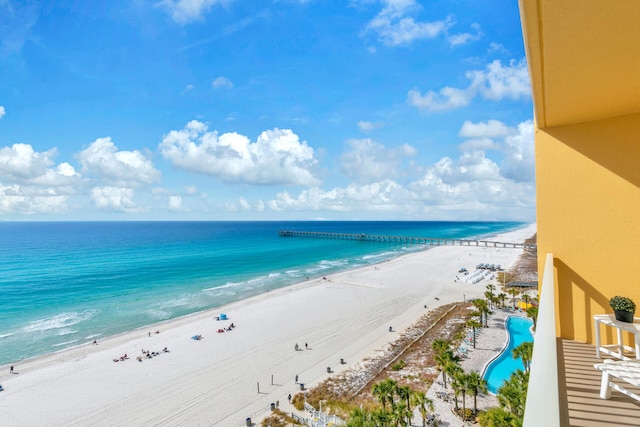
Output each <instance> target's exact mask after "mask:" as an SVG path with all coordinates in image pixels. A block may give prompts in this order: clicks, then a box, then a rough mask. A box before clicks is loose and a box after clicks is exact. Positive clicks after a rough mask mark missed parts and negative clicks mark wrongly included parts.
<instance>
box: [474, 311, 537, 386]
mask: <svg viewBox="0 0 640 427" xmlns="http://www.w3.org/2000/svg"><path fill="white" fill-rule="evenodd" d="M531 325H533V321H532V320H531V319H527V318H524V317H515V316H509V317H508V318H507V322H506V327H507V332H508V333H509V343H508V344H507V347H506V348H505V349H504V350H503V351H502V353H500V355H499V356H498V357H497V358H495V359H494V360H493V361H492V362H491V363H489V366H487V368H486V369H485V373H484V379H485V380H487V388H488V389H489V391H490V392H491V393H496V392H497V391H498V389H499V388H500V386H501V385H502V383H503V382H504V381H505V380H508V379H509V377H510V376H511V374H512V373H513V372H514V371H515V370H516V369H521V370H524V365H523V364H522V360H520V359H519V358H518V359H514V358H513V349H514V348H516V347H517V346H519V345H520V344H522V343H523V342H533V336H531V330H530V328H531Z"/></svg>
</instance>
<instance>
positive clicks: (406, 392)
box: [396, 385, 413, 425]
mask: <svg viewBox="0 0 640 427" xmlns="http://www.w3.org/2000/svg"><path fill="white" fill-rule="evenodd" d="M396 393H397V394H398V397H399V398H400V399H402V400H404V405H405V413H408V414H409V415H408V418H407V425H410V424H411V415H413V412H411V387H409V386H408V385H404V386H398V387H397V388H396Z"/></svg>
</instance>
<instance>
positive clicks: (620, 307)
mask: <svg viewBox="0 0 640 427" xmlns="http://www.w3.org/2000/svg"><path fill="white" fill-rule="evenodd" d="M609 305H610V306H611V308H613V309H614V310H617V311H631V312H633V311H636V303H635V302H633V301H632V300H631V299H630V298H627V297H621V296H618V295H616V296H615V297H613V298H611V299H610V300H609Z"/></svg>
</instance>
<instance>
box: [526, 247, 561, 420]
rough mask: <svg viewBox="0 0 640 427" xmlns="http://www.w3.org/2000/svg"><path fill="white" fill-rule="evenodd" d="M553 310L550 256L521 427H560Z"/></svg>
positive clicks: (545, 270)
mask: <svg viewBox="0 0 640 427" xmlns="http://www.w3.org/2000/svg"><path fill="white" fill-rule="evenodd" d="M555 309H556V304H555V275H554V270H553V254H547V258H546V260H545V264H544V273H543V276H542V289H541V290H540V306H539V307H538V318H537V321H536V332H535V341H534V345H533V358H532V360H531V374H530V376H529V388H528V390H527V406H526V408H525V411H524V423H523V426H524V427H539V426H545V427H559V426H560V400H559V388H558V353H557V349H556V315H555Z"/></svg>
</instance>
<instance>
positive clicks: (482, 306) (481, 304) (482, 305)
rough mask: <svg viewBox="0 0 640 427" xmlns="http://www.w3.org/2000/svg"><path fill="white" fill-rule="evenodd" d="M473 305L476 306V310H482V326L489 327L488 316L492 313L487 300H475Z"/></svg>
mask: <svg viewBox="0 0 640 427" xmlns="http://www.w3.org/2000/svg"><path fill="white" fill-rule="evenodd" d="M473 305H474V306H475V307H476V310H477V311H478V312H480V322H481V323H482V326H484V327H487V317H488V315H489V313H491V311H490V310H489V306H488V305H487V302H486V301H485V300H482V299H476V300H473Z"/></svg>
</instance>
